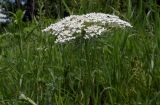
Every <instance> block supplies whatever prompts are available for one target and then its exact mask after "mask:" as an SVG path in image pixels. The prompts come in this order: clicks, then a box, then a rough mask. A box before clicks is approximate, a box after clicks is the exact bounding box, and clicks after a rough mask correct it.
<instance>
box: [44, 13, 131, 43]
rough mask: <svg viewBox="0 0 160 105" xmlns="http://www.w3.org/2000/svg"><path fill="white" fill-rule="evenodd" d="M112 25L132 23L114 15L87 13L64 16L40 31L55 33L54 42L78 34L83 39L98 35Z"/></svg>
mask: <svg viewBox="0 0 160 105" xmlns="http://www.w3.org/2000/svg"><path fill="white" fill-rule="evenodd" d="M114 27H119V28H125V27H132V25H131V24H130V23H128V22H126V21H124V20H121V19H120V18H119V17H118V16H115V15H110V14H104V13H89V14H86V15H71V16H69V17H65V18H64V19H61V20H60V21H59V22H57V23H55V24H51V25H50V26H48V27H47V28H45V29H43V30H42V32H49V33H50V34H52V35H55V36H56V41H55V43H64V42H67V41H70V40H73V39H76V38H78V37H79V36H80V37H82V38H84V39H90V38H92V37H99V36H101V35H103V33H105V32H108V31H110V29H112V28H114Z"/></svg>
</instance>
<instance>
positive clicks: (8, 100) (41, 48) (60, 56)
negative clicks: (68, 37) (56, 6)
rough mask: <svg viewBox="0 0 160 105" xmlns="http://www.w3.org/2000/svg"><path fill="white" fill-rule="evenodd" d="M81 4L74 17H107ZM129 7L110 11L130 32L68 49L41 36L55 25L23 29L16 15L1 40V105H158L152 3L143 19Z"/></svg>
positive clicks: (158, 45)
mask: <svg viewBox="0 0 160 105" xmlns="http://www.w3.org/2000/svg"><path fill="white" fill-rule="evenodd" d="M141 1H142V0H141ZM63 3H65V0H63ZM80 3H82V5H81V7H80V8H78V9H77V10H76V11H79V12H78V13H77V14H82V13H86V12H90V11H94V9H95V8H96V9H97V10H96V9H95V11H101V8H100V6H101V5H102V7H103V8H104V9H103V10H102V11H103V12H105V11H107V9H106V8H105V7H104V5H103V4H98V5H96V6H95V5H94V3H93V4H90V5H89V7H90V8H89V10H86V6H85V5H86V4H85V3H86V2H85V0H82V1H81V2H80ZM117 5H118V4H117ZM127 5H128V7H127V12H125V13H120V12H119V10H117V9H118V7H117V9H116V8H114V7H113V8H114V9H113V8H112V9H113V11H114V12H115V13H116V14H119V15H120V16H121V17H123V18H126V19H127V18H128V19H129V20H130V21H131V23H132V25H133V28H132V29H127V30H115V31H113V32H111V33H106V35H104V36H103V37H101V38H97V39H91V40H85V41H84V40H76V41H72V42H70V43H67V44H55V43H54V41H55V39H54V37H53V36H51V35H48V34H46V33H42V32H41V30H42V29H43V28H44V27H45V26H47V25H49V24H50V23H51V21H52V22H53V20H50V19H48V20H47V19H44V18H43V19H40V20H38V21H36V20H35V21H33V22H32V23H23V22H21V20H20V18H21V14H22V13H20V11H19V12H18V13H17V14H16V15H15V17H14V20H16V22H17V23H16V22H15V23H12V24H9V25H8V26H7V27H6V29H5V30H4V31H3V32H1V34H0V105H31V102H30V101H29V100H28V99H21V98H20V95H21V94H24V95H25V96H26V97H28V98H30V100H32V101H34V102H35V103H36V104H37V105H160V98H159V97H160V85H159V84H160V53H159V52H160V36H159V35H160V30H159V28H160V18H159V13H158V12H157V11H156V8H155V6H154V3H153V4H151V5H149V6H148V7H149V9H150V11H149V12H148V14H147V15H146V14H145V13H144V10H143V8H144V7H143V5H142V4H141V5H139V7H137V8H138V9H139V11H138V12H136V11H135V10H134V7H132V4H131V1H130V0H128V1H127ZM65 6H66V7H67V4H65ZM67 9H68V10H69V9H70V12H72V13H74V11H72V9H71V8H70V7H67ZM110 9H111V8H110ZM18 14H19V15H18ZM16 16H17V17H16Z"/></svg>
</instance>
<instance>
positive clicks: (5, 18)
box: [0, 8, 9, 24]
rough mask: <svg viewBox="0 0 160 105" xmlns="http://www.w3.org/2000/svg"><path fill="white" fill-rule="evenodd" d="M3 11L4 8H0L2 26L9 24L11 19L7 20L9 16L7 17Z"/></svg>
mask: <svg viewBox="0 0 160 105" xmlns="http://www.w3.org/2000/svg"><path fill="white" fill-rule="evenodd" d="M3 11H4V10H3V9H2V8H0V24H1V23H7V22H9V19H8V18H7V15H5V14H4V13H3Z"/></svg>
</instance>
